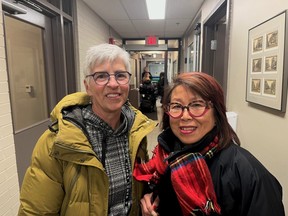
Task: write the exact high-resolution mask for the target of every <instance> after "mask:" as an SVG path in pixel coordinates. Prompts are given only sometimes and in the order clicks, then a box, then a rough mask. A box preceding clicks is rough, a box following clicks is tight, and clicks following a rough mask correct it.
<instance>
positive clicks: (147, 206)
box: [140, 193, 159, 216]
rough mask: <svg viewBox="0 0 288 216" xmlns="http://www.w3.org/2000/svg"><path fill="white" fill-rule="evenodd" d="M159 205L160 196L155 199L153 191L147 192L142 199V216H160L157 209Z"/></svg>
mask: <svg viewBox="0 0 288 216" xmlns="http://www.w3.org/2000/svg"><path fill="white" fill-rule="evenodd" d="M158 205H159V197H158V196H157V197H156V198H155V200H153V193H150V194H145V195H144V197H143V198H142V199H141V200H140V206H141V211H142V216H158V213H157V212H156V209H157V207H158Z"/></svg>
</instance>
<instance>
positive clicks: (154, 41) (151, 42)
mask: <svg viewBox="0 0 288 216" xmlns="http://www.w3.org/2000/svg"><path fill="white" fill-rule="evenodd" d="M145 45H147V46H158V37H156V36H147V37H146V39H145Z"/></svg>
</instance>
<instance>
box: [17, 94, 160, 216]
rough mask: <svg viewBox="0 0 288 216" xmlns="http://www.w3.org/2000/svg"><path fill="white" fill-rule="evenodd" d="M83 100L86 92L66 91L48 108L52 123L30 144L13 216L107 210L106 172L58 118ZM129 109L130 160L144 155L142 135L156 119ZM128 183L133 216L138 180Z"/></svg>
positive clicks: (76, 215)
mask: <svg viewBox="0 0 288 216" xmlns="http://www.w3.org/2000/svg"><path fill="white" fill-rule="evenodd" d="M89 102H90V98H89V96H88V95H87V94H86V93H82V92H79V93H75V94H71V95H68V96H66V97H65V98H64V99H63V100H61V101H60V102H59V103H58V104H57V106H56V107H55V108H54V110H53V111H52V113H51V120H52V121H57V124H55V125H54V126H53V128H51V129H50V130H46V131H45V132H44V133H43V135H42V136H41V137H40V139H39V140H38V142H37V144H36V146H35V148H34V151H33V154H32V159H31V164H30V166H29V168H28V169H27V171H26V174H25V177H24V181H23V184H22V187H21V193H20V208H19V215H68V216H70V215H71V216H72V215H73V216H86V215H87V216H88V215H89V216H92V215H93V216H105V215H108V190H109V179H108V176H107V174H106V173H105V170H104V168H103V166H102V164H101V162H100V161H99V160H98V159H97V156H96V154H95V152H94V151H93V149H92V147H91V144H90V143H89V142H88V139H87V137H86V136H85V135H84V133H83V132H82V130H81V129H80V128H79V127H77V126H76V125H75V124H73V123H72V122H71V121H69V120H67V119H65V118H64V119H63V115H62V112H61V110H62V109H63V108H65V107H69V106H74V105H85V104H88V103H89ZM131 109H133V110H134V111H135V113H136V114H135V120H134V124H133V126H132V129H131V130H130V131H129V148H130V149H129V152H130V157H131V162H132V164H134V163H135V161H136V159H137V161H138V159H139V160H147V159H148V155H147V150H146V147H147V137H146V135H147V134H148V133H150V132H151V131H152V130H153V129H154V128H155V127H156V124H157V123H156V122H154V121H152V120H150V119H148V118H147V117H146V116H145V115H143V114H142V113H141V112H140V111H138V110H136V109H135V108H133V107H131ZM155 142H156V140H155ZM132 167H134V166H132ZM132 188H133V192H132V201H133V205H132V209H131V211H130V215H135V216H138V215H139V212H140V209H139V200H140V198H141V196H142V192H143V185H142V184H141V183H139V182H137V181H135V180H134V179H133V182H132Z"/></svg>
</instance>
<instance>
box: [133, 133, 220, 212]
mask: <svg viewBox="0 0 288 216" xmlns="http://www.w3.org/2000/svg"><path fill="white" fill-rule="evenodd" d="M217 144H218V137H215V139H214V140H213V141H212V142H211V143H210V144H209V145H208V146H207V147H206V148H204V149H203V150H202V151H201V152H198V153H185V154H182V155H180V156H178V157H176V158H175V159H174V160H172V161H171V162H169V163H168V161H167V157H168V153H167V152H165V151H164V150H163V149H162V148H161V146H160V145H157V146H156V148H155V150H154V152H153V153H154V155H153V157H152V159H151V160H150V161H149V162H147V163H144V164H136V165H135V169H134V172H133V176H134V177H135V178H136V179H137V180H139V181H147V182H149V183H150V184H156V185H157V184H158V183H159V179H160V177H161V175H163V174H164V172H165V170H166V169H167V168H168V167H170V169H171V182H172V186H173V188H174V191H175V193H176V195H177V199H178V201H179V204H180V206H181V209H182V212H183V215H184V216H186V215H195V213H196V212H197V211H198V212H199V211H201V212H203V213H205V214H206V215H210V213H212V212H216V213H218V214H220V211H221V209H220V206H219V205H218V203H217V198H216V195H215V191H214V186H213V182H212V178H211V174H210V171H209V169H208V166H207V164H206V162H205V158H211V157H213V155H214V153H215V152H216V151H217V146H218V145H217Z"/></svg>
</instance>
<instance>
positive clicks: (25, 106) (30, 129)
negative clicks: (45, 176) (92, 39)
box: [4, 11, 53, 185]
mask: <svg viewBox="0 0 288 216" xmlns="http://www.w3.org/2000/svg"><path fill="white" fill-rule="evenodd" d="M35 15H36V17H35ZM21 16H22V18H21V19H18V17H17V16H10V15H5V16H4V30H5V42H6V53H7V62H8V64H7V70H8V81H9V88H10V100H11V107H12V118H13V128H14V139H15V148H16V160H17V170H18V176H19V183H20V185H21V183H22V180H23V177H24V174H25V171H26V169H27V167H28V165H29V163H30V158H31V153H32V149H33V148H34V145H35V143H36V141H37V139H38V138H39V136H40V134H41V133H42V132H43V131H44V130H45V129H46V128H47V125H48V118H49V112H50V110H49V104H51V98H53V92H52V93H51V91H49V89H53V84H51V83H53V82H51V75H48V74H49V73H48V72H49V71H51V70H52V69H51V68H53V61H50V62H49V64H47V60H49V56H51V52H49V49H48V48H46V49H45V47H47V46H48V44H49V43H50V42H49V40H50V39H49V38H51V37H50V36H49V35H50V34H51V30H50V29H49V28H50V27H49V26H51V25H50V24H49V23H50V22H51V21H50V19H49V18H48V17H45V16H44V15H42V14H39V13H34V12H31V11H29V13H28V14H27V15H21ZM33 17H34V18H33ZM29 20H38V22H39V23H37V24H35V23H31V22H29ZM44 38H45V39H44ZM50 59H52V58H51V57H50ZM49 77H50V78H49ZM49 80H50V81H49ZM48 95H49V97H48ZM48 98H50V99H49V100H48Z"/></svg>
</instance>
